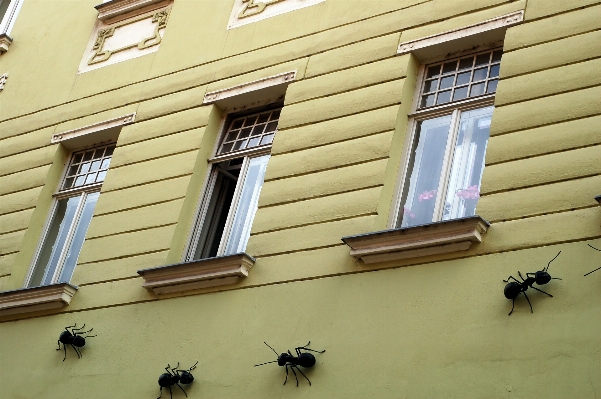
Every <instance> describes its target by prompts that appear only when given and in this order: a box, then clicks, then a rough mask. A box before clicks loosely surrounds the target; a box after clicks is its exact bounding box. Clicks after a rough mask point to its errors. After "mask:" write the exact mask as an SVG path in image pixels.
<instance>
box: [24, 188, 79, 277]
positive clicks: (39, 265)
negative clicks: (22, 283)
mask: <svg viewBox="0 0 601 399" xmlns="http://www.w3.org/2000/svg"><path fill="white" fill-rule="evenodd" d="M81 198H82V196H81V195H80V196H78V197H73V198H68V199H62V200H60V201H58V204H57V207H56V211H55V212H54V216H53V218H52V222H51V223H50V228H49V229H48V232H47V233H46V239H45V241H44V244H43V245H42V249H41V251H40V254H39V256H38V260H37V262H36V264H35V267H34V271H33V274H32V276H31V279H30V280H29V284H28V285H27V286H28V287H37V286H40V285H46V284H50V283H51V282H52V276H53V275H54V272H55V270H56V267H57V265H58V262H59V260H60V256H61V253H62V252H63V247H64V245H65V243H66V240H67V236H68V234H69V228H70V227H71V223H72V222H73V219H74V217H75V214H76V211H77V205H78V204H79V201H80V199H81Z"/></svg>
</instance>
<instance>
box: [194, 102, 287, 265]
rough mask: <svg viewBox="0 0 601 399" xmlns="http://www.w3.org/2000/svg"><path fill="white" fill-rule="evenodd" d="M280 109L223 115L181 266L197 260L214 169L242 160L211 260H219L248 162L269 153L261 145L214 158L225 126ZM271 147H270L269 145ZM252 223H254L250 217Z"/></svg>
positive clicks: (277, 106) (238, 201) (237, 205)
mask: <svg viewBox="0 0 601 399" xmlns="http://www.w3.org/2000/svg"><path fill="white" fill-rule="evenodd" d="M282 108H283V105H282V104H277V105H276V104H273V105H271V106H268V107H266V109H262V110H260V111H251V112H247V113H244V115H235V116H234V115H225V116H224V117H223V118H222V121H221V125H220V128H219V131H220V134H219V139H218V140H216V142H215V146H214V148H213V151H212V154H213V156H212V157H211V158H210V159H208V162H209V167H208V170H207V174H206V177H205V183H204V186H203V188H202V193H203V195H202V196H201V200H200V202H199V205H198V207H197V212H196V215H197V216H196V220H195V222H194V224H193V227H192V233H191V234H190V236H189V240H188V243H187V251H186V252H185V254H184V259H183V261H184V262H190V261H194V260H197V259H194V257H195V254H196V251H197V247H198V245H199V244H200V242H199V240H200V238H201V234H202V227H203V224H204V223H205V221H206V220H207V216H209V215H208V211H209V206H210V201H211V198H212V197H213V190H214V188H215V182H216V179H217V177H218V172H217V170H216V167H215V166H216V165H217V164H219V163H221V162H224V161H229V160H232V159H238V158H244V160H243V162H242V166H241V169H240V174H239V176H238V180H237V183H236V188H235V190H234V195H233V198H232V202H231V206H230V209H229V211H228V215H227V219H226V222H225V227H224V229H223V233H222V235H221V238H220V242H219V248H218V250H217V254H216V255H215V257H220V256H224V255H225V250H226V247H227V244H228V242H229V239H230V236H231V233H232V224H233V222H234V217H235V216H236V211H237V210H238V208H239V207H240V197H241V194H242V189H243V188H244V184H243V182H244V181H245V180H246V177H247V173H248V170H249V165H250V161H251V159H253V158H259V157H262V156H266V155H270V153H271V147H272V144H271V143H270V144H265V145H259V146H257V147H253V148H249V149H245V150H242V151H234V152H230V153H226V154H223V155H217V153H218V151H219V149H220V148H221V144H222V142H223V141H224V139H225V137H226V135H227V133H228V132H229V130H228V127H229V125H230V124H231V122H232V121H233V120H234V119H237V118H239V117H244V116H245V117H249V116H253V115H255V114H260V113H264V112H267V111H275V110H278V109H279V110H281V109H282ZM277 132H278V129H277V128H276V130H275V131H274V137H275V134H277ZM272 143H273V141H272ZM252 219H254V216H253V218H252ZM248 228H249V229H250V228H252V224H251V226H248ZM229 255H233V254H229ZM200 259H208V258H200Z"/></svg>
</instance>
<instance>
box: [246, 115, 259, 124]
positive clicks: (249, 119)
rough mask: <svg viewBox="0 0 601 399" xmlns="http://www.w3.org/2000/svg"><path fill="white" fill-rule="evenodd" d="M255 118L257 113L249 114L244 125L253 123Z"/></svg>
mask: <svg viewBox="0 0 601 399" xmlns="http://www.w3.org/2000/svg"><path fill="white" fill-rule="evenodd" d="M256 120H257V115H254V116H249V117H248V118H246V121H245V122H244V126H252V125H254V124H255V121H256Z"/></svg>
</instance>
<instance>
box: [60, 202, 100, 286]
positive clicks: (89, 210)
mask: <svg viewBox="0 0 601 399" xmlns="http://www.w3.org/2000/svg"><path fill="white" fill-rule="evenodd" d="M99 196H100V193H92V194H89V195H87V196H86V202H85V204H84V206H83V211H82V212H81V216H80V217H79V222H78V223H77V227H76V229H75V233H74V234H73V239H72V240H71V246H70V247H69V251H68V252H67V258H66V260H65V263H64V265H63V270H62V272H61V276H60V278H59V279H58V282H59V283H68V282H69V281H70V280H71V276H72V275H73V270H75V264H76V263H77V257H78V256H79V252H80V251H81V246H82V245H83V241H84V239H85V237H86V232H87V231H88V226H89V225H90V221H91V220H92V215H93V214H94V207H95V206H96V202H97V201H98V197H99Z"/></svg>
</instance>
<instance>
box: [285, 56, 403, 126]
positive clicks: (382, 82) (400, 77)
mask: <svg viewBox="0 0 601 399" xmlns="http://www.w3.org/2000/svg"><path fill="white" fill-rule="evenodd" d="M388 58H393V57H388ZM388 58H384V59H388ZM378 61H381V60H376V61H374V62H378ZM372 63H373V62H372ZM363 65H365V64H363ZM355 67H357V66H356V65H355V66H353V67H352V68H355ZM347 69H351V68H347ZM336 72H339V71H336ZM336 72H331V73H336ZM326 75H327V74H326ZM321 76H324V75H318V77H321ZM406 77H407V76H398V77H394V78H391V79H386V80H381V81H378V82H377V83H371V84H365V85H361V86H357V87H353V88H352V89H350V90H343V91H337V92H331V93H328V94H324V95H321V96H316V97H311V98H308V99H306V100H300V101H296V102H293V103H289V104H286V105H285V107H288V106H291V105H297V104H303V103H306V102H309V101H314V100H320V99H323V98H328V97H333V96H339V95H341V94H346V93H352V92H354V91H357V90H363V89H366V88H368V87H373V86H377V85H380V84H385V83H390V82H394V81H396V80H403V79H405V78H406ZM311 78H313V76H312V77H311ZM303 81H304V79H303ZM288 129H289V128H288Z"/></svg>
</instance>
